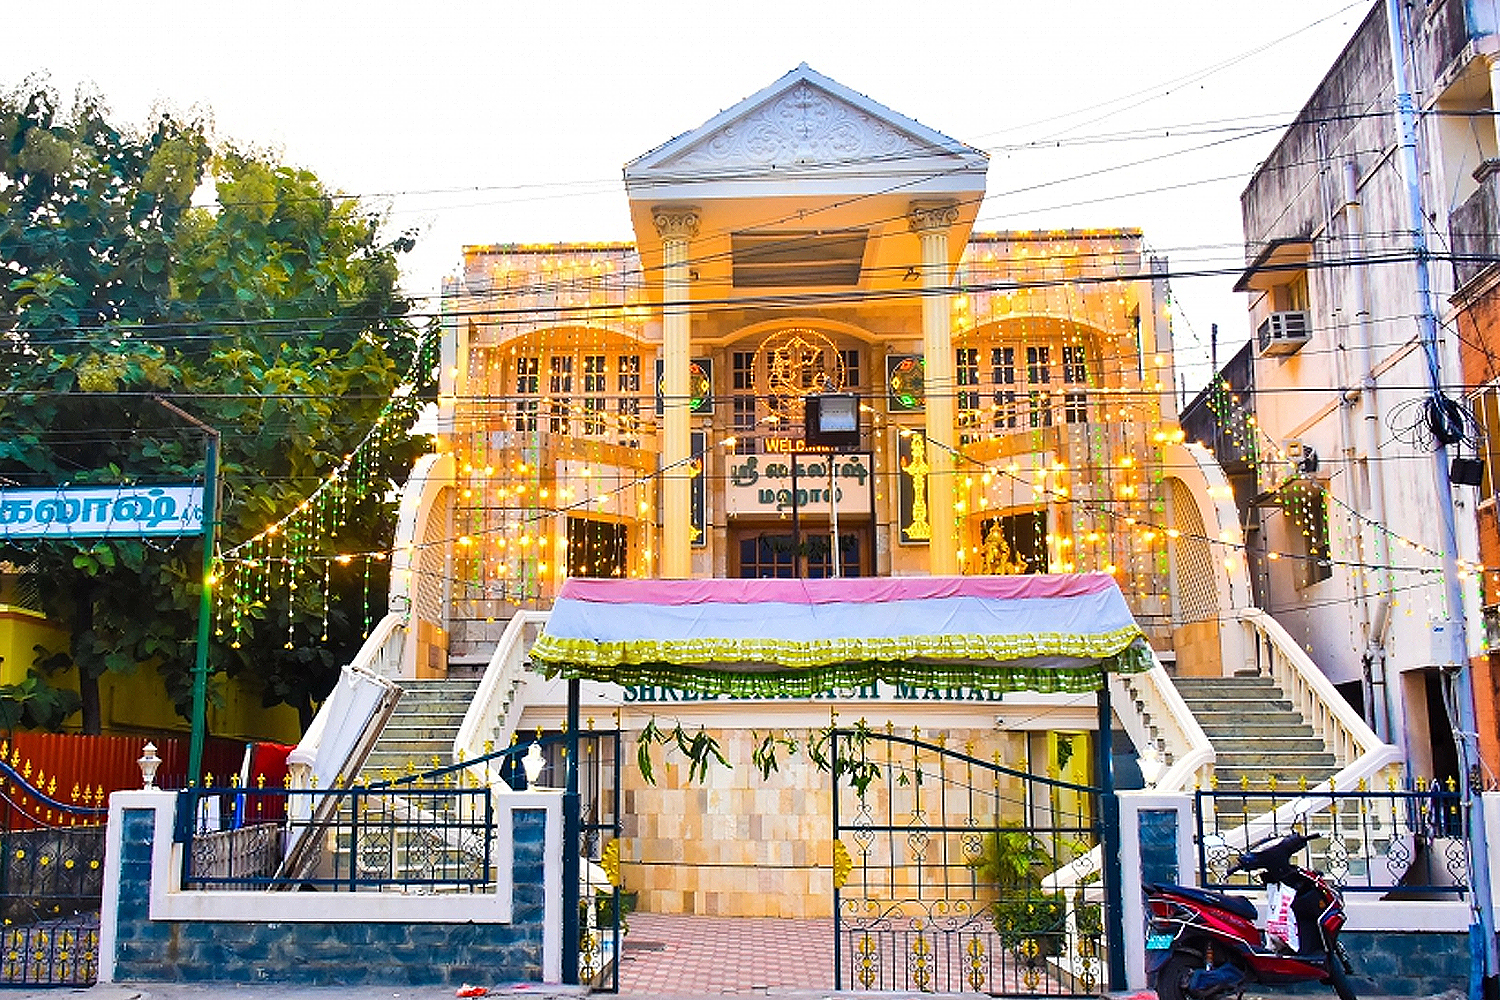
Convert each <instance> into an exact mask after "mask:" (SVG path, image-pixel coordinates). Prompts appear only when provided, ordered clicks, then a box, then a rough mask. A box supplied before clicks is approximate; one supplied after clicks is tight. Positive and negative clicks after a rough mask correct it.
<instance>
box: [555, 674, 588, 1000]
mask: <svg viewBox="0 0 1500 1000" xmlns="http://www.w3.org/2000/svg"><path fill="white" fill-rule="evenodd" d="M581 683H582V682H581V681H579V679H578V678H577V677H574V678H571V679H570V680H569V681H568V738H567V741H566V742H565V743H564V744H563V746H564V747H565V748H566V750H565V752H566V753H567V755H568V765H567V769H566V770H567V775H568V777H567V784H566V785H565V786H564V788H563V800H562V807H563V837H562V839H563V844H562V848H563V857H562V882H563V884H562V904H563V912H562V925H563V927H562V929H563V946H562V981H563V982H564V983H567V984H569V985H573V986H576V985H578V940H579V939H578V930H579V925H578V916H579V914H578V903H579V886H578V879H579V876H580V874H581V871H580V868H581V866H580V864H579V860H578V855H579V850H580V848H581V847H582V844H580V842H579V841H580V837H579V833H580V832H581V831H580V826H581V823H580V810H579V802H578V714H579V712H578V703H579V701H580V700H581ZM589 902H590V903H592V902H593V900H589Z"/></svg>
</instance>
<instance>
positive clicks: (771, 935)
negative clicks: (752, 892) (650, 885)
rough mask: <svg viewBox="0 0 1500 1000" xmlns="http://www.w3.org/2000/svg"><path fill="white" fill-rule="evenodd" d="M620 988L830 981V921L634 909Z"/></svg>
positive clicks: (763, 987) (787, 986) (778, 988)
mask: <svg viewBox="0 0 1500 1000" xmlns="http://www.w3.org/2000/svg"><path fill="white" fill-rule="evenodd" d="M629 920H630V933H629V934H628V935H626V937H625V945H624V948H623V949H622V950H623V961H622V962H621V963H620V993H621V995H622V996H627V997H665V996H671V995H674V994H675V995H686V994H711V993H749V994H754V993H768V992H771V993H775V992H784V991H789V990H831V989H833V921H832V920H831V919H825V920H781V919H775V918H761V917H704V916H675V915H668V914H662V913H632V914H631V915H630V917H629Z"/></svg>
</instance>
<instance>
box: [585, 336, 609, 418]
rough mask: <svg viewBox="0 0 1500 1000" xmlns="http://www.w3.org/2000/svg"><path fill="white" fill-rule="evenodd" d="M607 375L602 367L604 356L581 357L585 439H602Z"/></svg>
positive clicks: (589, 355) (587, 355) (586, 355)
mask: <svg viewBox="0 0 1500 1000" xmlns="http://www.w3.org/2000/svg"><path fill="white" fill-rule="evenodd" d="M608 385H609V375H608V374H607V372H606V371H605V367H604V355H602V354H585V355H584V356H583V391H584V397H583V433H584V435H585V436H586V437H603V436H604V428H605V425H606V420H605V418H604V413H605V405H604V393H605V392H607V391H608Z"/></svg>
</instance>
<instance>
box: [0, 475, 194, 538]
mask: <svg viewBox="0 0 1500 1000" xmlns="http://www.w3.org/2000/svg"><path fill="white" fill-rule="evenodd" d="M201 534H203V487H202V486H193V485H174V486H80V487H59V488H56V489H47V490H16V489H0V538H5V539H19V538H38V539H45V538H120V537H127V538H144V537H159V536H163V535H167V536H178V535H201Z"/></svg>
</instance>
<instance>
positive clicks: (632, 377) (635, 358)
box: [615, 354, 641, 392]
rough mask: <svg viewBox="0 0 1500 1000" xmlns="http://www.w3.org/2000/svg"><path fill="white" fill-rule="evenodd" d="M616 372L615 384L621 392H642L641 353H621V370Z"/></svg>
mask: <svg viewBox="0 0 1500 1000" xmlns="http://www.w3.org/2000/svg"><path fill="white" fill-rule="evenodd" d="M616 374H617V378H616V383H615V384H616V388H618V389H619V391H620V392H640V391H641V356H640V355H639V354H622V355H620V357H619V370H618V372H617V373H616Z"/></svg>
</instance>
